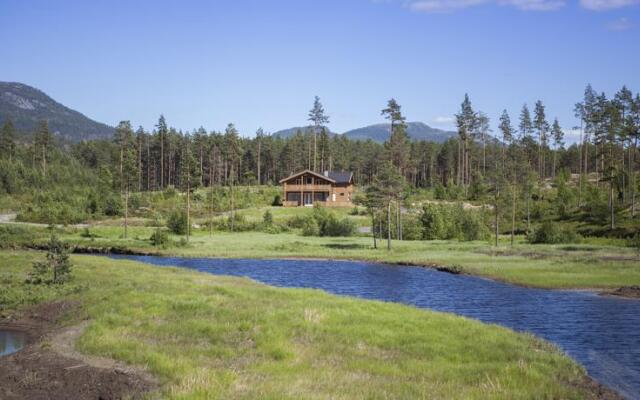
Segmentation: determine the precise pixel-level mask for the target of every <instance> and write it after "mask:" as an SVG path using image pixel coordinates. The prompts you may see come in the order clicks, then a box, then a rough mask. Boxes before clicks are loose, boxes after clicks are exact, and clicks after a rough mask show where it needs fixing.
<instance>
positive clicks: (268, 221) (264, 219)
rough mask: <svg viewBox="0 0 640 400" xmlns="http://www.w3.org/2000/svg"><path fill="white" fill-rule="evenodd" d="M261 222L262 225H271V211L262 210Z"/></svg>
mask: <svg viewBox="0 0 640 400" xmlns="http://www.w3.org/2000/svg"><path fill="white" fill-rule="evenodd" d="M262 223H263V224H264V226H271V225H273V214H271V211H269V210H267V211H265V212H264V214H263V215H262Z"/></svg>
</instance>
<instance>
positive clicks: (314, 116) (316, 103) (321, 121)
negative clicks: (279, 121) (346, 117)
mask: <svg viewBox="0 0 640 400" xmlns="http://www.w3.org/2000/svg"><path fill="white" fill-rule="evenodd" d="M309 121H311V122H313V171H316V172H317V162H318V134H319V132H320V128H322V127H323V126H325V125H326V124H328V123H329V116H328V115H326V114H325V112H324V108H323V107H322V103H320V97H318V96H316V97H315V98H314V100H313V108H312V109H311V111H309Z"/></svg>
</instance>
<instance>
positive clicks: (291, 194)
mask: <svg viewBox="0 0 640 400" xmlns="http://www.w3.org/2000/svg"><path fill="white" fill-rule="evenodd" d="M287 201H300V193H295V192H289V193H287Z"/></svg>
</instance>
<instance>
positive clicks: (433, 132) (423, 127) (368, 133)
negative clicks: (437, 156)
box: [273, 122, 456, 143]
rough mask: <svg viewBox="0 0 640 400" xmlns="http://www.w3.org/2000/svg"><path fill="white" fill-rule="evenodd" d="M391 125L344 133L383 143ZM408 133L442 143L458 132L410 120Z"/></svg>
mask: <svg viewBox="0 0 640 400" xmlns="http://www.w3.org/2000/svg"><path fill="white" fill-rule="evenodd" d="M311 130H312V127H311V126H303V127H294V128H289V129H283V130H281V131H277V132H275V133H273V135H274V136H279V137H285V138H286V137H290V136H293V135H295V134H296V133H297V132H302V133H305V132H311ZM390 131H391V126H390V125H389V124H388V123H386V124H384V123H383V124H374V125H369V126H365V127H363V128H356V129H352V130H350V131H347V132H345V133H343V135H345V136H346V137H347V138H349V139H351V140H368V139H371V140H373V141H374V142H378V143H382V142H384V141H386V140H388V139H389V136H390ZM329 134H330V135H331V136H333V135H337V133H335V132H331V131H329ZM407 135H409V138H410V139H411V140H415V141H421V140H422V141H428V142H437V143H442V142H445V141H447V140H448V139H450V138H452V137H455V136H456V133H455V132H452V131H445V130H442V129H437V128H432V127H430V126H429V125H427V124H425V123H424V122H408V123H407Z"/></svg>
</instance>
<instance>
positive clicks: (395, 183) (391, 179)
mask: <svg viewBox="0 0 640 400" xmlns="http://www.w3.org/2000/svg"><path fill="white" fill-rule="evenodd" d="M404 186H405V180H404V177H403V176H402V175H401V174H400V173H399V172H398V169H397V168H396V167H395V166H394V165H393V164H391V162H389V161H386V162H384V163H383V164H382V166H381V167H380V170H379V171H378V174H377V175H376V177H375V179H374V185H373V190H376V191H377V194H376V197H378V196H379V197H380V198H381V199H383V204H384V205H385V207H386V209H387V250H391V204H392V203H393V202H394V200H395V201H397V199H398V196H399V194H400V193H401V192H402V191H403V190H404Z"/></svg>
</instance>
